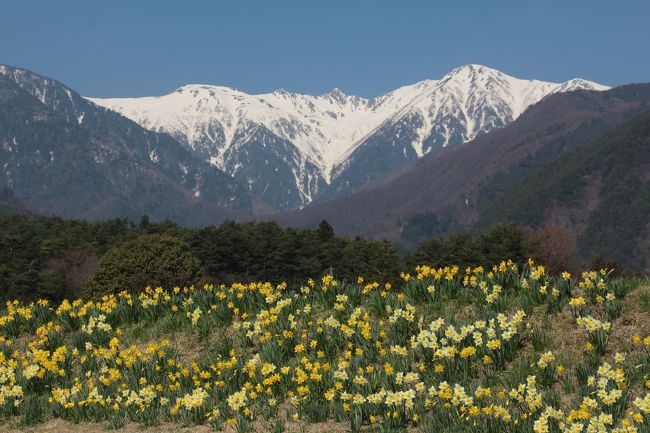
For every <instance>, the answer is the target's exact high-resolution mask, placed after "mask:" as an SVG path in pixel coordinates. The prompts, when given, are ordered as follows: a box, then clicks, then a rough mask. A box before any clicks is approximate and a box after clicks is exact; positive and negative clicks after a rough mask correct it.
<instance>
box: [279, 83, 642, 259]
mask: <svg viewBox="0 0 650 433" xmlns="http://www.w3.org/2000/svg"><path fill="white" fill-rule="evenodd" d="M647 109H650V84H641V85H629V86H622V87H619V88H614V89H611V90H608V91H604V92H595V91H577V92H572V93H564V94H557V95H552V96H549V97H548V98H545V99H544V100H543V101H541V102H540V103H538V104H536V105H534V106H532V107H531V108H529V109H528V110H527V111H526V112H525V113H524V114H523V115H522V116H521V117H519V118H518V119H517V120H515V121H514V122H513V123H512V124H510V125H508V126H506V127H504V128H502V129H498V130H495V131H493V132H490V133H488V134H483V135H481V136H479V137H477V138H475V139H474V140H473V141H471V142H468V143H465V144H461V145H458V146H456V147H454V148H450V149H448V150H445V151H443V152H439V153H436V154H434V155H430V156H428V157H425V158H423V159H422V160H420V161H418V162H417V163H415V164H414V165H413V166H412V167H411V168H409V169H407V170H404V172H402V173H400V174H399V175H395V176H392V177H391V178H390V179H385V180H381V181H377V182H375V183H372V184H369V185H366V186H365V187H364V188H363V189H362V190H360V191H358V192H356V193H354V194H352V195H351V196H349V197H344V198H339V199H335V200H331V201H328V202H326V203H322V204H318V205H314V206H310V207H307V208H305V209H302V210H300V211H293V212H288V213H285V214H282V215H280V216H279V220H280V222H282V223H283V224H286V225H299V226H311V227H315V226H316V225H317V224H318V223H319V222H320V221H321V219H325V220H327V221H328V222H329V223H330V224H331V225H332V226H333V227H334V229H335V231H336V233H337V234H348V235H362V236H370V237H386V238H389V239H392V240H395V241H398V242H400V243H401V244H402V245H404V246H406V247H408V246H409V245H413V244H414V243H417V242H419V241H422V240H424V239H427V238H430V237H431V236H435V235H441V234H445V233H448V232H449V231H451V230H454V229H458V228H468V227H472V226H473V225H474V224H475V223H476V222H477V221H483V220H485V221H486V225H487V224H489V223H490V222H495V221H498V220H504V219H513V220H516V221H519V222H522V223H524V224H527V225H529V226H533V227H535V226H537V225H538V224H542V223H545V222H549V221H550V220H546V219H544V218H542V219H541V220H540V221H541V222H540V221H532V220H531V221H529V220H527V219H526V218H520V217H519V214H525V215H529V216H530V215H539V214H543V212H544V205H543V204H542V205H540V204H539V203H545V202H539V203H538V202H537V201H536V200H535V199H534V196H533V195H530V194H528V193H526V194H527V195H526V197H527V200H528V201H526V204H523V203H522V204H521V206H518V205H516V204H515V203H519V201H516V200H514V199H513V200H510V198H503V199H500V197H511V198H512V197H517V195H518V194H519V193H522V190H521V188H523V189H526V188H524V187H523V186H521V187H519V188H518V186H519V185H524V183H523V182H527V183H525V185H534V184H536V177H535V175H534V174H533V173H538V172H539V173H544V172H546V171H553V170H555V168H554V167H555V165H553V164H554V162H555V161H556V160H558V158H561V157H563V156H564V155H565V154H568V153H570V152H573V151H576V149H584V150H581V152H583V155H587V154H589V152H590V150H589V149H590V148H589V147H588V146H590V145H591V144H592V143H594V142H595V141H596V140H597V139H598V138H599V137H600V136H601V135H602V134H604V133H605V132H607V131H608V130H610V129H611V128H613V127H615V126H617V125H620V124H622V123H624V122H626V121H629V120H631V119H632V118H633V117H634V116H636V115H638V114H639V113H641V112H642V111H644V110H647ZM615 143H616V145H614V144H612V145H611V146H609V147H607V149H608V151H612V152H613V151H614V149H616V146H620V147H624V146H626V144H625V140H618V141H616V142H615ZM637 147H638V146H637ZM601 153H602V152H601ZM626 154H627V153H626ZM599 155H600V153H599ZM638 157H639V158H640V159H639V161H637V162H636V163H638V164H641V165H643V164H645V166H647V165H648V164H650V161H648V160H647V158H646V157H645V154H644V153H639V155H638ZM612 160H613V161H616V160H615V159H612ZM590 161H591V159H590ZM636 163H635V164H636ZM625 169H626V166H625V165H622V164H618V168H617V170H623V171H625ZM561 179H562V182H563V185H564V186H565V187H567V188H570V187H571V185H573V184H575V183H576V182H579V179H575V178H573V177H571V176H569V177H562V178H561ZM514 191H519V193H515V192H514ZM638 191H640V190H638ZM638 191H636V192H638ZM636 192H635V193H636ZM504 194H508V195H504ZM522 194H523V193H522ZM637 198H638V197H637ZM506 202H507V203H513V204H511V205H509V206H507V209H508V210H509V211H508V212H505V213H504V212H501V211H500V209H501V208H502V207H505V203H506ZM531 206H532V207H531ZM540 206H541V207H540ZM578 208H582V209H583V210H585V212H586V214H587V217H588V216H589V214H590V210H589V209H588V208H586V207H581V205H578ZM490 215H491V216H490ZM557 215H559V214H557ZM488 216H490V218H488ZM583 217H584V215H583ZM558 218H559V219H560V221H561V220H564V223H566V224H569V223H570V222H571V221H570V220H571V218H573V217H572V216H571V215H569V214H566V215H565V217H564V218H560V216H558ZM488 220H489V221H488ZM533 222H534V223H535V224H533ZM554 224H560V222H558V221H555V222H554Z"/></svg>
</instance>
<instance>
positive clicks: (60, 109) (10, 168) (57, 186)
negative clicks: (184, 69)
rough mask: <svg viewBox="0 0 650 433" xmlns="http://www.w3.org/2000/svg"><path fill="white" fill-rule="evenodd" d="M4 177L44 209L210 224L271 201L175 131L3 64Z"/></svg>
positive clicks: (0, 124)
mask: <svg viewBox="0 0 650 433" xmlns="http://www.w3.org/2000/svg"><path fill="white" fill-rule="evenodd" d="M0 163H1V164H2V166H3V168H4V169H3V172H2V177H1V178H0V181H1V182H2V183H4V184H6V185H7V187H9V188H10V189H11V190H12V191H13V192H15V194H16V195H17V196H18V197H19V198H20V200H21V201H23V202H24V203H26V204H27V205H29V206H30V207H31V208H33V209H34V210H35V211H37V212H38V213H42V214H45V215H49V214H56V215H60V216H63V217H72V218H88V219H99V218H107V217H131V218H139V217H140V216H141V215H142V214H144V213H146V214H149V215H150V216H151V217H152V218H154V219H164V218H169V219H173V220H176V221H178V222H181V223H184V224H190V225H196V224H207V223H215V222H219V221H222V220H223V219H224V218H232V217H234V216H237V215H239V214H250V213H252V212H254V211H255V210H256V209H261V210H268V208H267V207H266V206H265V205H264V204H263V203H262V202H261V201H259V200H256V199H255V198H254V196H253V195H252V194H251V193H250V192H249V191H248V189H247V188H245V187H243V186H241V185H240V184H239V183H237V182H236V181H234V180H233V179H232V178H231V177H230V176H228V175H226V174H224V173H223V172H221V171H220V170H218V169H217V168H215V167H213V166H211V165H210V164H208V163H205V162H203V161H201V160H199V159H197V158H195V157H194V156H193V155H192V154H191V153H190V152H189V151H187V150H186V149H185V148H183V146H181V145H180V144H179V143H177V142H176V141H175V140H173V139H172V138H171V137H169V136H167V135H164V134H159V133H154V132H150V131H146V130H144V129H143V128H142V127H140V126H139V125H137V124H136V123H134V122H132V121H130V120H128V119H126V118H124V117H122V116H120V115H119V114H117V113H115V112H112V111H110V110H106V109H104V108H101V107H98V106H96V105H95V104H93V103H91V102H89V101H87V100H86V99H84V98H82V97H80V96H79V95H78V94H76V93H75V92H74V91H72V90H71V89H69V88H67V87H66V86H64V85H63V84H61V83H58V82H56V81H54V80H51V79H48V78H45V77H42V76H39V75H37V74H33V73H31V72H29V71H25V70H21V69H16V68H9V67H6V66H2V67H0Z"/></svg>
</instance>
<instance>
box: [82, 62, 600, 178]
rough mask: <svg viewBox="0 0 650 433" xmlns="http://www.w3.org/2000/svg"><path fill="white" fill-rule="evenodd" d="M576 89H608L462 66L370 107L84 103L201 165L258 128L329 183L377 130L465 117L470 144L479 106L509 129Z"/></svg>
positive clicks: (337, 101)
mask: <svg viewBox="0 0 650 433" xmlns="http://www.w3.org/2000/svg"><path fill="white" fill-rule="evenodd" d="M578 88H587V89H593V90H605V89H607V88H608V87H607V86H603V85H600V84H597V83H593V82H590V81H587V80H583V79H572V80H569V81H566V82H564V83H550V82H543V81H537V80H523V79H519V78H515V77H511V76H509V75H506V74H504V73H503V72H500V71H498V70H496V69H492V68H489V67H486V66H481V65H464V66H460V67H458V68H455V69H453V70H452V71H450V72H449V73H447V74H446V75H445V76H443V77H442V79H440V80H425V81H421V82H418V83H415V84H412V85H407V86H403V87H400V88H397V89H395V90H393V91H391V92H388V93H386V94H384V95H380V96H377V97H375V98H372V99H366V98H362V97H359V96H353V95H346V94H345V93H343V92H342V91H341V90H340V89H332V91H330V92H328V93H325V94H323V95H319V96H314V95H309V94H300V93H291V92H288V91H286V90H283V89H280V90H276V91H274V92H271V93H262V94H256V95H251V94H247V93H245V92H242V91H240V90H237V89H232V88H229V87H224V86H212V85H205V84H189V85H185V86H181V87H179V88H178V89H176V90H175V91H174V92H172V93H170V94H167V95H162V96H157V97H142V98H111V99H101V98H88V99H89V100H91V101H92V102H94V103H96V104H98V105H102V106H104V107H106V108H109V109H112V110H115V111H118V112H120V113H121V114H122V115H124V116H126V117H128V118H130V119H132V120H134V121H135V122H137V123H139V124H141V125H142V126H143V127H145V128H147V129H153V130H157V131H162V132H171V133H173V134H175V135H177V136H178V135H182V136H184V137H185V138H186V142H187V144H188V145H189V146H191V147H192V148H195V149H196V147H197V146H198V145H199V144H200V145H203V146H207V147H208V148H210V149H209V154H210V155H209V157H208V158H207V159H208V160H213V161H214V160H220V157H221V156H222V155H223V154H224V153H225V151H226V150H227V149H228V148H229V147H230V145H231V144H232V137H233V136H234V134H235V132H236V130H237V129H238V128H239V127H240V125H241V124H244V123H258V124H262V125H264V126H265V127H266V128H268V129H269V130H270V131H271V132H273V133H274V134H276V135H278V136H279V137H281V138H283V139H285V140H287V141H289V142H291V143H293V144H294V145H295V146H296V148H297V150H298V151H299V153H300V154H302V155H304V157H305V158H306V159H308V160H309V161H311V162H312V163H314V164H315V165H316V166H317V167H319V169H320V170H321V172H322V175H323V177H324V178H325V180H326V182H328V183H329V180H330V179H329V178H330V175H331V173H332V170H333V168H334V167H335V166H337V165H339V164H341V163H342V162H343V161H345V158H347V157H348V156H349V155H350V154H351V153H352V152H353V151H354V150H355V149H356V147H358V146H359V145H361V144H362V143H363V142H364V141H365V140H366V139H367V138H368V137H369V136H371V135H372V134H373V133H375V132H376V131H377V130H378V129H381V127H382V125H385V124H387V123H391V122H393V121H397V120H399V119H400V118H401V117H403V116H405V115H407V114H409V113H411V112H414V111H417V112H418V113H419V114H420V115H423V117H424V118H425V124H426V125H427V126H429V125H431V126H435V125H433V123H432V122H435V119H436V118H438V117H439V116H440V115H441V113H446V112H449V113H458V114H460V115H462V116H464V117H466V121H465V122H466V125H465V126H466V127H467V128H466V129H467V130H468V131H469V135H468V136H467V137H465V138H467V139H472V138H473V136H475V135H476V133H478V132H480V128H481V124H480V122H479V123H478V124H476V121H477V119H473V118H472V117H471V113H473V112H476V111H477V110H479V109H480V108H481V104H482V105H483V106H485V105H487V106H489V105H491V104H492V105H495V106H501V105H503V106H504V107H506V109H505V112H503V113H499V115H500V116H502V117H503V118H504V119H505V120H506V121H512V120H515V119H516V118H517V117H518V116H519V115H520V114H521V113H522V112H523V111H525V109H526V108H527V107H528V106H530V105H532V104H534V103H536V102H538V101H539V100H541V99H542V98H543V97H544V96H546V95H548V94H550V93H555V92H557V91H567V90H575V89H578ZM501 108H502V109H503V107H501ZM502 120H503V119H502ZM219 131H221V133H220V132H219ZM429 132H430V131H421V133H418V136H419V139H418V140H417V141H418V142H419V143H418V142H414V143H413V146H414V149H416V151H417V150H418V149H419V151H418V152H417V153H418V155H420V156H421V153H422V152H421V143H422V141H423V140H424V139H426V136H427V134H428V133H429ZM206 142H207V143H206Z"/></svg>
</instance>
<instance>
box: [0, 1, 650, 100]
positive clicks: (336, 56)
mask: <svg viewBox="0 0 650 433" xmlns="http://www.w3.org/2000/svg"><path fill="white" fill-rule="evenodd" d="M0 63H5V64H10V65H14V66H21V67H25V68H28V69H32V70H34V71H35V72H38V73H41V74H44V75H48V76H51V77H54V78H56V79H59V80H61V81H63V82H64V83H66V84H68V85H69V86H71V87H73V88H74V89H75V90H77V91H79V92H80V93H82V94H84V95H88V96H101V97H108V96H140V95H159V94H163V93H167V92H169V91H172V90H174V89H175V88H177V87H179V86H180V85H182V84H187V83H208V84H221V85H227V86H232V87H236V88H239V89H241V90H244V91H247V92H252V93H258V92H266V91H271V90H274V89H278V88H285V89H287V90H290V91H297V92H308V93H317V94H320V93H323V92H325V91H327V90H329V89H331V88H333V87H340V88H341V89H342V90H343V91H345V92H346V93H352V94H358V95H362V96H375V95H378V94H380V93H383V92H385V91H386V90H389V89H393V88H395V87H398V86H400V85H404V84H408V83H412V82H416V81H419V80H423V79H426V78H439V77H440V76H442V75H443V74H444V73H446V72H447V71H449V70H450V69H452V68H454V67H456V66H459V65H462V64H466V63H480V64H484V65H487V66H491V67H495V68H497V69H500V70H502V71H504V72H506V73H508V74H510V75H514V76H518V77H522V78H537V79H542V80H549V81H564V80H567V79H569V78H573V77H583V78H587V79H591V80H594V81H598V82H602V83H605V84H609V85H618V84H623V83H629V82H641V81H643V82H647V81H650V1H648V0H639V1H632V0H616V1H614V0H611V1H600V0H589V1H583V0H562V1H552V0H535V1H528V0H518V1H496V0H495V1H490V0H476V1H452V0H449V1H434V0H430V1H415V0H399V1H398V0H395V1H382V0H367V1H355V0H344V1H339V0H318V1H311V0H303V1H285V0H259V1H245V0H239V1H217V0H215V1H192V0H184V1H180V0H179V1H175V2H172V1H164V0H158V1H140V0H131V1H122V0H110V1H94V0H83V1H66V0H57V1H54V0H43V1H34V0H1V1H0Z"/></svg>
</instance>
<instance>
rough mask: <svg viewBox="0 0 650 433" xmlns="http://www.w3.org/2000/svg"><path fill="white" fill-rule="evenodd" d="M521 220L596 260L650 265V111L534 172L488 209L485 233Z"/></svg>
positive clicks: (484, 218) (483, 223)
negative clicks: (562, 236) (550, 229)
mask: <svg viewBox="0 0 650 433" xmlns="http://www.w3.org/2000/svg"><path fill="white" fill-rule="evenodd" d="M504 220H511V221H518V222H521V223H522V224H524V225H526V226H529V227H533V228H536V227H541V226H544V225H548V224H552V225H555V226H557V227H559V228H561V229H563V230H564V231H565V232H566V233H570V234H572V236H573V238H574V240H575V241H576V243H577V245H576V247H577V250H578V251H579V252H580V253H581V254H583V255H585V256H586V257H588V258H591V259H593V258H596V257H606V258H608V259H612V260H616V261H619V262H621V263H624V262H625V263H630V264H631V265H632V266H634V267H635V268H636V269H648V267H649V266H650V111H645V112H644V113H642V114H641V115H639V116H637V117H635V118H634V119H632V120H630V121H628V122H626V123H624V124H623V125H620V126H618V127H616V128H614V129H612V130H610V131H608V132H607V133H606V134H604V135H603V136H602V137H600V138H599V139H598V140H596V141H595V142H593V143H590V144H588V145H584V146H581V147H579V148H577V149H576V150H574V151H572V152H570V153H567V154H565V155H563V156H562V157H561V158H559V159H558V160H556V161H554V162H553V163H551V164H548V165H547V166H545V167H543V168H540V169H537V170H534V171H533V172H532V173H530V174H529V175H528V176H526V178H525V179H523V180H521V181H520V182H518V183H517V184H516V185H513V186H512V187H511V188H510V189H508V190H506V191H504V192H503V193H502V194H501V195H500V196H499V197H498V198H497V199H496V200H494V201H492V202H491V203H489V204H488V205H486V207H485V209H484V210H482V211H481V215H480V217H479V221H478V225H479V226H488V225H490V224H491V223H493V222H495V221H504Z"/></svg>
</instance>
